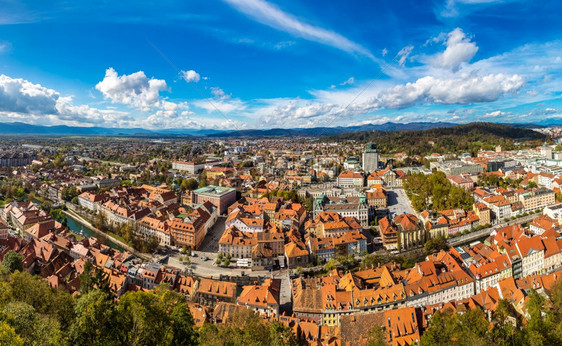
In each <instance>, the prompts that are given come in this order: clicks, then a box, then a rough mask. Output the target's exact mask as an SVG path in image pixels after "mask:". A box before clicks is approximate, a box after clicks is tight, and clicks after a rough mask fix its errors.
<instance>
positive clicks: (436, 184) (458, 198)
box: [404, 171, 474, 211]
mask: <svg viewBox="0 0 562 346" xmlns="http://www.w3.org/2000/svg"><path fill="white" fill-rule="evenodd" d="M404 189H405V190H406V193H407V195H408V197H409V198H410V201H412V206H413V207H414V209H416V210H417V211H422V210H427V209H433V210H447V209H456V208H461V209H464V210H469V209H471V208H472V204H473V203H474V198H473V197H472V195H471V193H470V191H467V190H465V189H463V188H461V187H457V186H453V185H452V184H451V182H450V181H449V180H448V179H447V176H446V175H445V173H443V172H440V171H437V172H434V173H433V174H431V175H425V174H423V173H410V174H408V175H407V176H406V179H405V181H404Z"/></svg>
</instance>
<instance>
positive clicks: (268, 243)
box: [0, 124, 562, 345]
mask: <svg viewBox="0 0 562 346" xmlns="http://www.w3.org/2000/svg"><path fill="white" fill-rule="evenodd" d="M463 126H465V127H466V126H473V125H471V124H469V125H463ZM474 126H479V125H478V124H477V125H474ZM490 126H492V125H490ZM445 130H446V129H445ZM525 131H529V132H533V133H535V134H536V135H537V138H535V139H521V140H515V141H513V140H511V139H502V140H501V141H500V142H497V143H489V144H487V143H482V145H481V148H479V149H477V150H476V152H473V153H470V152H463V151H462V150H461V151H458V150H454V151H450V152H427V153H425V154H413V155H412V154H411V153H408V152H394V151H392V150H391V151H381V150H379V149H378V148H377V144H375V143H361V142H358V141H353V140H351V141H345V145H342V144H341V143H338V142H332V139H331V137H316V138H306V137H304V138H297V139H295V138H283V137H278V138H259V139H256V138H227V139H222V138H218V139H210V138H204V137H203V138H175V139H173V140H170V139H151V138H126V140H124V139H125V138H118V137H83V138H77V137H74V138H71V137H61V138H41V137H39V138H32V137H25V138H12V137H5V138H3V139H2V140H1V146H2V153H3V155H2V159H1V160H0V164H1V166H2V176H1V179H2V180H1V188H0V198H1V203H2V205H1V206H2V209H1V213H0V216H1V220H2V221H1V225H2V237H1V238H0V248H1V253H0V256H1V258H2V264H1V266H0V267H1V268H2V270H3V273H4V274H3V275H4V277H5V279H4V280H5V281H3V285H4V287H5V289H7V290H19V289H22V286H18V285H24V286H23V287H28V288H27V289H31V288H30V287H31V286H37V287H35V288H33V290H40V291H41V292H44V293H42V294H49V295H54V296H56V297H59V298H52V299H65V300H70V302H69V303H68V304H70V307H71V306H72V305H74V306H75V307H74V310H75V312H74V313H73V314H71V315H72V316H73V318H75V319H76V320H75V322H73V324H72V325H65V323H70V322H69V321H68V320H58V322H57V323H56V324H51V323H49V321H51V319H54V320H57V319H61V318H67V316H63V315H60V314H61V313H62V312H60V311H56V309H55V311H51V310H52V308H46V307H38V306H36V304H39V302H34V299H38V297H29V296H26V294H24V295H23V296H22V295H21V294H22V292H17V291H13V293H10V294H9V295H8V296H7V297H6V298H4V299H5V300H4V303H3V304H7V305H4V306H5V308H4V313H5V314H7V316H12V317H8V320H7V321H8V322H9V323H10V325H12V326H13V328H15V331H16V332H17V333H18V334H21V337H22V340H23V342H24V343H26V344H27V343H31V342H32V341H33V342H38V343H39V344H51V343H56V344H59V343H65V342H70V343H80V340H81V339H80V338H85V337H94V338H101V339H96V340H98V341H99V342H100V343H105V342H106V341H107V340H106V341H104V339H103V338H104V337H107V335H108V334H107V333H109V331H108V330H104V329H107V328H110V327H111V326H110V325H106V324H111V323H127V322H126V321H121V320H119V322H115V321H113V322H112V321H111V320H110V319H109V317H107V318H108V320H104V319H101V320H100V317H99V316H98V314H100V313H105V312H103V309H107V306H106V304H115V307H114V308H112V309H114V310H115V313H116V314H118V315H119V316H121V317H122V318H124V319H127V318H129V319H132V320H131V321H130V322H128V323H134V324H137V323H141V324H142V325H145V327H136V328H140V330H137V329H134V330H131V331H128V330H125V334H124V335H122V336H121V337H122V338H124V340H127V341H126V342H132V341H131V340H134V339H135V338H143V339H142V340H148V339H145V338H157V337H161V338H164V337H165V336H164V335H160V334H161V333H164V334H165V335H167V337H171V338H176V337H179V336H183V337H185V338H186V339H185V340H183V341H181V342H179V341H177V340H175V339H174V340H175V341H171V343H172V344H177V343H182V342H185V343H194V342H200V343H202V344H217V343H229V338H231V337H233V334H232V330H231V331H230V332H227V331H228V330H229V328H230V329H236V328H239V330H240V331H239V332H237V333H251V331H245V328H250V327H249V326H252V324H259V325H261V326H262V327H263V328H266V329H267V328H271V329H272V330H276V332H275V333H273V332H271V333H272V334H271V335H270V336H268V337H267V338H265V339H259V340H260V341H259V342H260V343H270V342H271V343H275V342H280V343H285V344H294V343H304V344H314V345H316V344H342V345H345V344H358V343H365V344H366V343H370V344H372V343H375V344H376V343H386V344H392V345H404V344H415V343H420V342H421V343H422V344H443V343H446V340H448V338H456V337H461V335H462V336H465V334H466V335H469V337H470V338H471V340H479V342H482V343H485V344H486V343H501V342H507V341H509V340H507V341H506V338H508V339H510V338H517V340H518V343H526V342H530V343H532V342H531V340H530V338H537V337H539V336H538V335H536V334H535V333H540V337H541V338H543V342H544V343H547V344H548V343H551V342H554V341H556V340H559V339H558V338H559V336H558V335H557V332H555V330H556V328H554V325H553V326H552V327H549V328H554V329H553V330H552V332H549V333H545V331H544V330H541V329H536V328H546V326H549V325H550V323H559V322H560V320H559V319H557V318H558V317H556V316H558V315H556V314H557V312H556V311H557V310H553V309H558V308H560V306H559V305H555V304H559V303H558V300H556V299H560V298H559V297H560V294H561V293H562V283H561V281H560V280H559V276H560V274H562V271H561V264H562V236H561V235H560V231H561V230H562V226H561V224H560V221H562V203H561V202H562V193H561V190H560V189H561V185H562V171H561V169H560V162H562V160H561V156H562V145H557V144H556V143H557V142H558V137H557V136H558V132H557V131H558V130H557V128H541V129H536V131H535V130H525ZM431 142H432V143H433V144H432V145H434V146H435V145H436V144H435V143H436V142H437V143H438V142H439V138H435V139H434V141H431ZM502 144H503V145H504V146H512V147H515V148H517V149H514V150H509V151H508V150H504V149H503V147H502ZM473 154H474V155H473ZM34 278H40V279H41V280H39V281H37V280H36V279H34ZM17 287H19V288H17ZM52 289H55V290H56V291H60V292H61V293H55V292H54V291H51V290H52ZM165 290H166V291H170V292H173V293H174V295H173V296H171V297H169V299H170V303H169V304H172V305H170V306H169V307H165V306H164V307H159V308H161V309H164V310H163V311H167V310H166V309H169V308H171V307H172V308H174V309H175V308H177V309H180V307H178V306H177V304H179V303H180V302H183V303H181V304H183V305H184V306H185V307H186V308H189V313H188V312H187V311H182V312H181V313H179V312H178V314H179V315H178V316H176V315H173V316H169V317H166V318H168V319H170V318H172V321H168V322H166V321H167V320H164V321H156V319H157V318H164V317H160V316H159V315H157V314H158V313H157V312H155V311H152V308H149V307H147V306H144V305H145V304H150V303H149V302H151V301H153V300H154V304H158V303H157V302H158V301H159V299H160V298H159V297H163V295H166V294H167V293H165ZM34 292H35V291H34ZM48 292H49V293H48ZM63 292H64V293H63ZM61 297H64V298H61ZM70 297H73V298H70ZM104 297H105V298H104ZM172 297H173V298H172ZM30 299H31V300H30ZM103 301H106V302H107V303H102V302H103ZM111 302H113V303H111ZM547 302H551V303H547ZM43 303H44V302H43ZM43 303H41V304H43ZM14 304H15V305H14ZM22 304H23V305H22ZM127 304H130V306H129V305H127ZM135 304H136V305H135ZM138 304H140V305H138ZM126 306H129V308H126ZM547 306H550V307H549V308H547ZM66 308H69V307H66ZM41 309H47V310H48V311H41ZM98 309H102V310H99V311H98ZM121 309H129V310H127V311H121ZM135 309H137V310H135ZM138 309H141V310H142V311H143V312H142V314H141V312H140V311H141V310H138ZM145 309H148V310H145ZM154 309H156V308H154ZM537 309H538V310H537ZM24 313H27V314H31V315H30V316H35V317H33V319H41V321H42V322H41V323H45V324H46V326H45V328H48V329H47V330H48V332H45V334H41V335H37V334H36V332H33V333H30V331H29V330H27V329H25V326H24V325H23V324H22V323H23V319H24V315H22V314H24ZM66 313H68V312H66ZM182 313H183V314H184V315H183V316H182V315H181V314H182ZM248 313H251V314H250V315H248ZM128 314H133V315H130V316H131V317H126V316H129V315H128ZM136 314H141V315H142V316H144V317H139V316H141V315H136ZM146 314H155V315H154V316H151V317H149V316H146ZM545 314H554V315H553V316H550V315H549V317H548V318H547V317H545ZM189 315H191V316H192V317H187V316H189ZM252 315H253V316H254V317H252ZM25 316H27V315H25ZM123 316H125V317H123ZM10 318H11V319H10ZM139 318H140V319H142V321H137V319H139ZM174 318H178V319H181V318H183V319H185V320H181V321H175V320H173V319H174ZM256 318H257V320H256ZM466 318H468V319H470V320H469V321H471V322H470V323H471V326H470V327H467V326H464V327H463V324H466V323H467V321H465V320H463V319H466ZM45 319H48V320H45ZM92 319H93V320H95V323H96V325H95V326H94V325H90V324H91V323H94V321H93V320H92ZM152 319H155V321H153V322H154V323H169V324H170V326H171V327H170V328H173V325H175V324H176V323H188V324H191V327H189V328H188V329H185V330H183V331H181V332H180V331H174V330H172V331H166V329H162V330H158V331H155V330H149V329H150V328H151V327H150V326H149V324H150V323H151V322H150V321H151V320H152ZM241 319H246V322H241ZM82 320H83V321H84V322H80V321H82ZM436 320H439V321H440V323H439V324H437V323H436V322H434V321H436ZM443 320H446V322H443ZM10 321H12V322H10ZM88 321H90V322H88ZM186 321H187V322H186ZM51 322H52V321H51ZM26 323H28V322H26ZM84 323H86V324H85V325H84ZM233 323H234V325H233ZM254 327H255V326H254ZM254 327H251V328H252V329H253V328H254ZM92 328H94V329H99V330H97V331H95V330H91V329H92ZM143 328H148V329H147V330H144V329H143ZM443 328H447V330H443ZM478 328H479V329H478ZM490 328H491V329H490ZM492 330H493V332H492ZM498 330H501V331H498ZM55 331H56V332H55ZM102 331H104V332H103V333H102V334H100V335H97V336H88V335H90V334H91V333H94V334H96V333H100V332H102ZM142 333H147V335H144V334H142ZM169 333H171V334H170V335H173V336H170V335H168V334H169ZM177 333H179V334H177ZM181 333H184V334H186V335H187V334H189V337H187V336H185V335H183V334H181ZM447 333H449V334H447ZM459 333H460V334H459ZM496 333H498V334H496ZM176 334H177V335H176ZM251 337H253V338H258V337H264V336H263V335H262V336H259V335H252V336H251ZM37 338H43V339H37ZM271 338H275V340H272V339H271ZM279 338H281V339H279ZM37 340H41V341H37ZM241 340H242V339H241ZM231 341H232V340H231ZM142 343H144V341H143V342H142Z"/></svg>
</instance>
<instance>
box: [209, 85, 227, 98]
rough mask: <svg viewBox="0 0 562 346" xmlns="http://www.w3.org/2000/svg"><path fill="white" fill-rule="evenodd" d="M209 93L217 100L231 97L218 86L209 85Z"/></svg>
mask: <svg viewBox="0 0 562 346" xmlns="http://www.w3.org/2000/svg"><path fill="white" fill-rule="evenodd" d="M211 94H213V96H214V97H215V98H216V99H219V100H228V99H229V98H230V97H231V95H227V94H226V93H225V92H224V90H222V89H221V88H219V87H211Z"/></svg>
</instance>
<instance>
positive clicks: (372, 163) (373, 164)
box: [363, 143, 379, 172]
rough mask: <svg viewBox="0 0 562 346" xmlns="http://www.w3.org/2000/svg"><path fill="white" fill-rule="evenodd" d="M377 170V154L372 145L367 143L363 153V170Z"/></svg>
mask: <svg viewBox="0 0 562 346" xmlns="http://www.w3.org/2000/svg"><path fill="white" fill-rule="evenodd" d="M378 168H379V152H378V151H377V146H376V145H375V144H374V143H369V144H367V146H366V147H365V151H364V152H363V170H364V171H365V172H373V171H376V170H377V169H378Z"/></svg>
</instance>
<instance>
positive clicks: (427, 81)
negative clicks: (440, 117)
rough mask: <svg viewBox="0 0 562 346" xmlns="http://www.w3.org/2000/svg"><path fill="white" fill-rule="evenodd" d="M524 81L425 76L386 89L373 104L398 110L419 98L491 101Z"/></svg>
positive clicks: (496, 76) (514, 77) (448, 101)
mask: <svg viewBox="0 0 562 346" xmlns="http://www.w3.org/2000/svg"><path fill="white" fill-rule="evenodd" d="M523 83H524V81H523V77H521V76H519V75H516V74H513V75H505V74H503V73H498V74H489V75H486V76H478V75H473V74H465V75H462V76H460V77H458V78H450V79H440V78H435V77H432V76H426V77H423V78H420V79H418V80H417V81H415V82H414V83H407V84H401V85H396V86H394V87H392V88H389V89H387V90H385V91H383V92H381V93H380V94H379V95H378V97H376V98H375V99H374V100H373V101H372V103H373V104H374V105H376V106H377V107H380V108H390V109H401V108H406V107H410V106H413V105H415V104H416V103H418V102H422V101H423V102H428V103H440V104H471V103H479V102H491V101H495V100H497V99H499V98H500V97H501V96H502V95H504V94H506V93H512V92H515V91H517V90H519V89H520V88H521V87H522V86H523Z"/></svg>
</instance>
